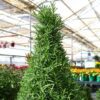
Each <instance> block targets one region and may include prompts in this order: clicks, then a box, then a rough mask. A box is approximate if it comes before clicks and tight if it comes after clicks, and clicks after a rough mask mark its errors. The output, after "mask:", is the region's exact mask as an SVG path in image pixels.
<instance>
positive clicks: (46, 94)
mask: <svg viewBox="0 0 100 100" xmlns="http://www.w3.org/2000/svg"><path fill="white" fill-rule="evenodd" d="M35 17H36V18H37V20H38V24H37V25H36V26H35V29H36V43H35V48H34V53H32V54H31V58H29V60H28V62H29V66H30V67H29V68H28V69H27V70H26V71H25V74H24V76H23V79H22V81H21V88H20V91H19V93H18V97H17V100H88V98H86V97H85V95H86V94H85V93H84V92H85V91H84V90H82V91H81V88H80V86H79V85H78V84H76V82H74V80H73V79H72V75H71V72H70V66H69V61H68V58H66V57H65V56H66V53H65V51H64V49H63V48H62V45H61V39H62V38H61V32H60V30H61V29H62V28H63V22H62V21H61V18H60V17H59V15H58V14H55V7H54V6H49V7H46V6H43V7H41V8H40V10H39V12H38V14H36V15H35Z"/></svg>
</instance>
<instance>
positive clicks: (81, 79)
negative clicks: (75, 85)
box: [80, 74, 88, 81]
mask: <svg viewBox="0 0 100 100" xmlns="http://www.w3.org/2000/svg"><path fill="white" fill-rule="evenodd" d="M80 81H88V75H85V74H84V75H80Z"/></svg>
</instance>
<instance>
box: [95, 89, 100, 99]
mask: <svg viewBox="0 0 100 100" xmlns="http://www.w3.org/2000/svg"><path fill="white" fill-rule="evenodd" d="M96 100H100V89H99V90H98V91H97V92H96Z"/></svg>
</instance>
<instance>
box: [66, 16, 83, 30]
mask: <svg viewBox="0 0 100 100" xmlns="http://www.w3.org/2000/svg"><path fill="white" fill-rule="evenodd" d="M65 25H68V26H70V27H71V28H72V29H74V30H76V31H78V30H79V29H80V28H82V27H84V24H83V23H82V22H81V21H80V20H78V19H77V17H76V16H73V17H71V18H69V19H68V20H66V21H65Z"/></svg>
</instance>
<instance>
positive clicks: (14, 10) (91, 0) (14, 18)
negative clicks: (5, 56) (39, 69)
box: [0, 0, 100, 55]
mask: <svg viewBox="0 0 100 100" xmlns="http://www.w3.org/2000/svg"><path fill="white" fill-rule="evenodd" d="M51 1H54V3H55V6H56V8H57V11H56V13H58V14H59V15H60V16H61V18H62V20H63V21H64V26H65V27H64V28H63V29H62V30H61V32H62V33H63V36H64V37H63V40H62V44H63V47H64V48H65V50H66V51H67V52H68V53H67V54H69V55H71V54H72V53H73V54H76V53H77V52H80V51H81V50H84V51H91V50H92V51H94V52H100V0H0V41H7V42H12V41H14V42H15V43H16V45H18V46H24V47H26V48H27V49H28V50H29V47H30V45H31V44H30V38H31V35H32V39H33V40H34V37H35V36H34V29H33V28H32V25H34V24H36V23H37V22H36V19H35V18H34V17H32V16H30V14H32V12H33V11H37V12H38V10H39V9H40V6H41V5H49V4H50V2H51ZM30 19H31V20H30ZM30 24H31V26H30ZM30 33H32V34H30ZM23 40H24V41H23ZM32 43H33V44H34V41H32Z"/></svg>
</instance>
